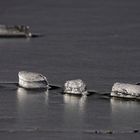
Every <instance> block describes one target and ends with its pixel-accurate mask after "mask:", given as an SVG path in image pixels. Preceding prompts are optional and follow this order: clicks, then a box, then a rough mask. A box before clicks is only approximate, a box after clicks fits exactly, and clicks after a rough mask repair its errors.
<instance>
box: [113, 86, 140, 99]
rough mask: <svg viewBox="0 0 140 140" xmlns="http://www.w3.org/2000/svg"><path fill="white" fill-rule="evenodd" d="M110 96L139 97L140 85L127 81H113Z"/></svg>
mask: <svg viewBox="0 0 140 140" xmlns="http://www.w3.org/2000/svg"><path fill="white" fill-rule="evenodd" d="M111 96H114V97H122V98H134V99H140V86H139V85H134V84H127V83H115V84H114V85H113V87H112V91H111Z"/></svg>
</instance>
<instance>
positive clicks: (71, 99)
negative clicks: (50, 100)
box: [64, 94, 87, 112]
mask: <svg viewBox="0 0 140 140" xmlns="http://www.w3.org/2000/svg"><path fill="white" fill-rule="evenodd" d="M86 99H87V96H82V97H78V96H71V95H68V94H65V95H64V103H65V106H66V108H67V109H72V110H73V109H77V110H78V111H80V112H84V109H85V103H86Z"/></svg>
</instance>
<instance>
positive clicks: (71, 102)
mask: <svg viewBox="0 0 140 140" xmlns="http://www.w3.org/2000/svg"><path fill="white" fill-rule="evenodd" d="M86 98H87V97H86V96H82V97H77V96H71V95H68V94H65V95H64V122H63V123H64V125H65V127H67V128H71V127H74V128H75V129H76V128H81V127H82V126H83V125H84V117H85V115H84V113H85V109H86V108H85V105H86Z"/></svg>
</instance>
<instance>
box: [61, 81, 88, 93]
mask: <svg viewBox="0 0 140 140" xmlns="http://www.w3.org/2000/svg"><path fill="white" fill-rule="evenodd" d="M64 93H68V94H74V95H88V92H87V90H86V84H85V83H84V82H83V81H82V80H81V79H76V80H69V81H66V82H65V84H64Z"/></svg>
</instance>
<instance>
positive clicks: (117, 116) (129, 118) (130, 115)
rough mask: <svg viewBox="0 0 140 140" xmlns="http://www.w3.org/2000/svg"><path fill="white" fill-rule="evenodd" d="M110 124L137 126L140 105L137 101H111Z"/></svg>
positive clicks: (114, 99)
mask: <svg viewBox="0 0 140 140" xmlns="http://www.w3.org/2000/svg"><path fill="white" fill-rule="evenodd" d="M111 107H112V123H113V125H114V127H115V126H119V127H120V128H121V127H122V126H129V127H130V128H131V127H133V126H139V127H140V124H138V122H139V118H140V109H139V108H140V103H139V102H138V101H132V100H123V99H116V98H112V99H111Z"/></svg>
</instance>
